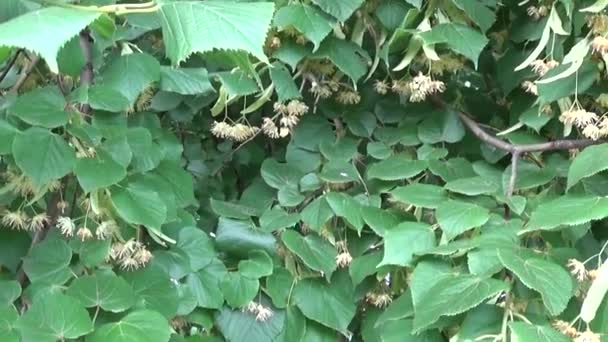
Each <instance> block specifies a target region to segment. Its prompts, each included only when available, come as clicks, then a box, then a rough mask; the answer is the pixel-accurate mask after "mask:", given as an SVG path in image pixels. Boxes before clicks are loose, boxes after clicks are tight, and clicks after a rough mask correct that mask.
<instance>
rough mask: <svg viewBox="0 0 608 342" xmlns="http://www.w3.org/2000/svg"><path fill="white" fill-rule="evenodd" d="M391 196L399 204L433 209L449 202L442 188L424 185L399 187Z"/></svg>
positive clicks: (416, 184) (414, 184)
mask: <svg viewBox="0 0 608 342" xmlns="http://www.w3.org/2000/svg"><path fill="white" fill-rule="evenodd" d="M390 194H391V196H392V197H393V198H394V199H395V200H397V201H399V202H402V203H405V204H413V205H415V206H417V207H423V208H431V209H435V208H437V207H438V206H439V205H440V204H441V203H442V202H444V201H446V200H447V195H446V192H445V190H443V189H442V188H441V187H439V186H437V185H430V184H422V183H413V184H409V185H406V186H402V187H397V188H395V189H394V190H392V191H391V192H390Z"/></svg>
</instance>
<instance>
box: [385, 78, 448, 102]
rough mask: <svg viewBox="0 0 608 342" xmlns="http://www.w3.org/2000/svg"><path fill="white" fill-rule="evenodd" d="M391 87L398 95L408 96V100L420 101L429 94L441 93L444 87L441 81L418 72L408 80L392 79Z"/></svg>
mask: <svg viewBox="0 0 608 342" xmlns="http://www.w3.org/2000/svg"><path fill="white" fill-rule="evenodd" d="M392 89H393V91H394V92H396V93H398V94H399V95H403V96H409V100H410V102H422V101H424V100H425V99H426V98H427V96H429V95H433V94H436V93H443V92H444V91H445V89H446V87H445V83H443V82H442V81H436V80H433V79H432V78H431V77H430V76H427V75H424V74H423V73H421V72H420V73H418V75H417V76H416V77H414V78H413V79H412V80H410V81H405V80H395V81H393V86H392Z"/></svg>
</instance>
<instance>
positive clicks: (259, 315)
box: [241, 302, 273, 322]
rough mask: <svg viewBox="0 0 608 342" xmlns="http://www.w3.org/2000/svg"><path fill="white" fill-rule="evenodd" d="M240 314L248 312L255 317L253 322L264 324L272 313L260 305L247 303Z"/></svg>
mask: <svg viewBox="0 0 608 342" xmlns="http://www.w3.org/2000/svg"><path fill="white" fill-rule="evenodd" d="M241 311H242V312H249V313H251V314H254V315H255V320H256V321H258V322H265V321H267V320H268V319H269V318H270V317H272V315H273V312H272V310H270V308H267V307H265V306H264V305H262V304H258V303H255V302H249V304H247V305H246V306H245V307H244V308H243V309H241Z"/></svg>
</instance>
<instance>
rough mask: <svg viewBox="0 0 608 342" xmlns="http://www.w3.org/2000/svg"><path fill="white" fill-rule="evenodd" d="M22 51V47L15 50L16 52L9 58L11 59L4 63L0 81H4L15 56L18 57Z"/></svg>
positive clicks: (14, 61)
mask: <svg viewBox="0 0 608 342" xmlns="http://www.w3.org/2000/svg"><path fill="white" fill-rule="evenodd" d="M22 51H23V49H19V50H17V52H15V55H14V56H13V58H11V60H10V61H8V63H6V67H4V70H2V74H0V83H2V81H4V79H5V78H6V76H7V75H8V73H9V71H11V69H12V68H13V66H14V65H15V63H16V62H17V58H19V55H20V54H21V52H22Z"/></svg>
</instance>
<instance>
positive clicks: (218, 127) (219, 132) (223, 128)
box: [211, 121, 232, 139]
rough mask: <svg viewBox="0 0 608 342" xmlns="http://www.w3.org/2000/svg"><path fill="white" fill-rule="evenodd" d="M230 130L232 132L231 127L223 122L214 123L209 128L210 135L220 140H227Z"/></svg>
mask: <svg viewBox="0 0 608 342" xmlns="http://www.w3.org/2000/svg"><path fill="white" fill-rule="evenodd" d="M231 130H232V126H230V124H228V123H226V122H224V121H221V122H217V121H214V122H213V124H212V126H211V134H213V135H214V136H216V137H218V138H220V139H225V138H229V137H230V132H231Z"/></svg>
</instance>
